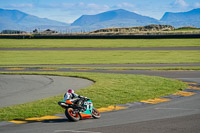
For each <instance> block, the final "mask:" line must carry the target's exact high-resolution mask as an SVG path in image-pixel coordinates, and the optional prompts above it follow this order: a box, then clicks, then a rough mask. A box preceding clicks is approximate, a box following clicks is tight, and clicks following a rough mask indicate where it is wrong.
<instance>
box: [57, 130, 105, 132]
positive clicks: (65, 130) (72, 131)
mask: <svg viewBox="0 0 200 133" xmlns="http://www.w3.org/2000/svg"><path fill="white" fill-rule="evenodd" d="M54 132H55V133H67V132H68V133H101V132H91V131H75V130H55V131H54Z"/></svg>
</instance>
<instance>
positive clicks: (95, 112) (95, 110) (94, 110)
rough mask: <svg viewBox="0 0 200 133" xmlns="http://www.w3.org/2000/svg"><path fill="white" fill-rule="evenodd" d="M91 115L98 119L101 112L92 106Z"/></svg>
mask: <svg viewBox="0 0 200 133" xmlns="http://www.w3.org/2000/svg"><path fill="white" fill-rule="evenodd" d="M92 117H93V118H95V119H99V118H100V117H101V114H100V112H99V111H98V110H97V109H95V108H93V109H92Z"/></svg>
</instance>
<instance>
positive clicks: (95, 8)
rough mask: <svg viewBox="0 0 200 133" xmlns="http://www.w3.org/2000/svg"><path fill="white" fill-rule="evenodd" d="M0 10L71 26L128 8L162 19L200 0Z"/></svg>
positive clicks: (110, 0) (25, 5) (42, 2)
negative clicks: (17, 12) (18, 11)
mask: <svg viewBox="0 0 200 133" xmlns="http://www.w3.org/2000/svg"><path fill="white" fill-rule="evenodd" d="M0 8H3V9H17V10H20V11H23V12H26V13H28V14H31V15H35V16H38V17H41V18H49V19H53V20H58V21H62V22H67V23H72V22H73V21H74V20H76V19H77V18H79V17H80V16H81V15H93V14H97V13H101V12H105V11H109V10H115V9H125V10H129V11H132V12H135V13H138V14H141V15H144V16H150V17H153V18H156V19H160V18H161V17H162V16H163V14H164V13H165V12H185V11H189V10H191V9H194V8H200V0H0Z"/></svg>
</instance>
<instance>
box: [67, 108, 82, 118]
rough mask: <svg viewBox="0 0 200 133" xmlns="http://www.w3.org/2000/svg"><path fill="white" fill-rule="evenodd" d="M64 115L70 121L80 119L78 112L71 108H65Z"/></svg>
mask: <svg viewBox="0 0 200 133" xmlns="http://www.w3.org/2000/svg"><path fill="white" fill-rule="evenodd" d="M65 116H66V117H67V118H68V119H69V120H70V121H78V120H80V116H79V113H77V112H76V111H75V110H74V109H73V108H67V109H66V110H65Z"/></svg>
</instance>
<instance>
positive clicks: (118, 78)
mask: <svg viewBox="0 0 200 133" xmlns="http://www.w3.org/2000/svg"><path fill="white" fill-rule="evenodd" d="M199 42H200V40H199V39H192V40H191V39H183V40H178V39H177V40H176V39H171V40H0V47H18V46H20V45H21V44H23V45H21V46H20V47H72V46H75V47H76V46H77V47H81V46H82V47H91V46H93V47H106V46H108V47H114V46H116V47H117V46H119V45H120V46H122V47H127V46H129V47H134V46H135V47H140V46H147V47H148V46H149V47H153V46H158V47H161V46H166V47H167V46H168V47H172V46H177V47H181V46H188V47H190V46H200V43H199ZM49 43H50V44H51V46H49ZM10 44H15V45H10ZM43 44H44V45H43ZM71 44H73V45H71ZM128 44H129V45H128ZM161 44H162V45H161ZM45 45H46V46H45ZM199 57H200V54H199V52H198V51H34V52H33V51H28V52H27V51H1V52H0V65H17V64H91V63H97V64H103V63H106V64H109V63H118V64H120V63H194V62H197V63H199V62H200V60H199ZM86 59H87V60H86ZM18 74H50V75H62V76H75V77H83V78H87V79H91V80H93V81H95V84H94V85H92V86H90V87H87V88H84V89H81V90H79V91H77V93H79V94H81V95H84V96H88V97H90V98H91V99H92V101H93V102H94V104H95V107H97V108H99V107H105V106H108V105H115V104H122V103H127V102H133V101H140V100H145V99H149V98H155V97H160V96H164V95H168V94H172V93H173V92H176V91H178V90H179V89H184V88H186V85H185V84H184V83H182V82H179V81H176V80H172V79H166V78H161V77H154V76H141V75H140V76H138V75H124V74H100V73H68V72H62V73H61V72H22V73H18ZM105 92H106V93H105ZM63 93H64V92H63ZM59 100H62V95H61V96H56V97H51V98H46V99H42V100H39V101H35V102H31V103H25V104H22V105H16V106H11V107H6V108H0V120H1V121H2V120H12V119H16V118H18V119H23V118H27V117H35V116H43V115H52V114H56V113H61V112H63V109H61V108H60V107H59V106H58V105H57V101H59ZM47 105H48V106H47Z"/></svg>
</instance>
